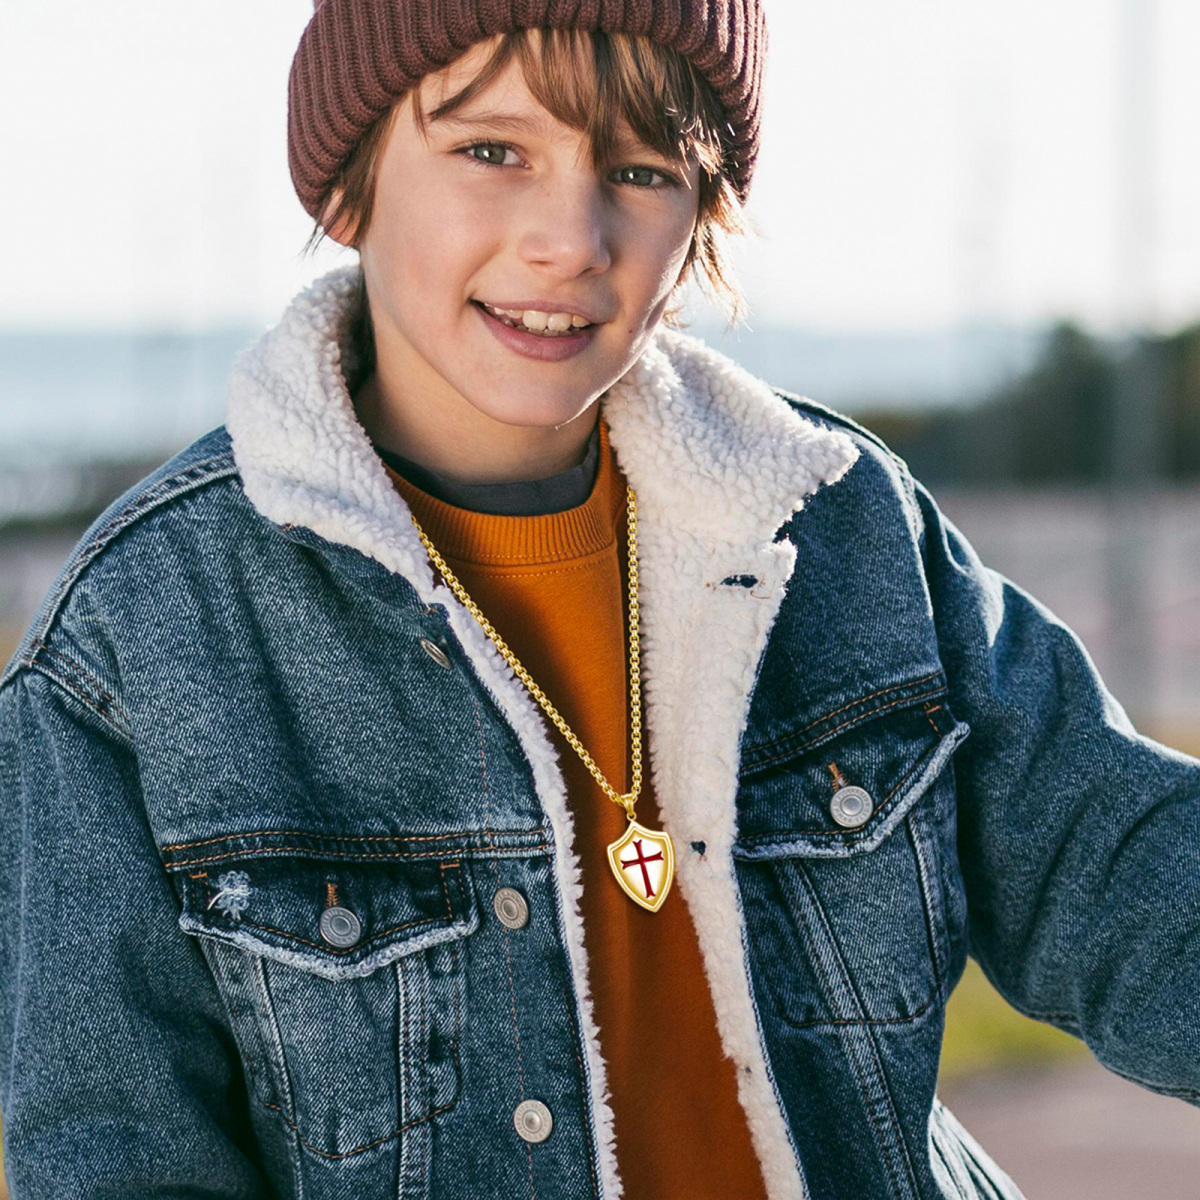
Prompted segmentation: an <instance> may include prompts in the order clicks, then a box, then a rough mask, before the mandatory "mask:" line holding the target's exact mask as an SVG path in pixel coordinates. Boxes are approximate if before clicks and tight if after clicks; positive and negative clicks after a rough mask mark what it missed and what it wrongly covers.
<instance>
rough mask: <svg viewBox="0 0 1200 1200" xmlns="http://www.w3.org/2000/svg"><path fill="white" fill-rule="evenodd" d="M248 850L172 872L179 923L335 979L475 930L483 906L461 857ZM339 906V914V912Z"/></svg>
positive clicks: (312, 844)
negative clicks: (348, 856) (345, 856)
mask: <svg viewBox="0 0 1200 1200" xmlns="http://www.w3.org/2000/svg"><path fill="white" fill-rule="evenodd" d="M316 842H317V839H313V838H309V839H307V843H306V849H308V850H310V851H311V852H310V853H307V854H287V853H284V854H280V853H279V852H278V851H271V852H268V853H259V854H254V853H241V854H231V855H216V856H213V857H214V858H216V859H218V860H219V861H215V862H212V863H206V864H205V865H204V866H203V867H202V866H200V865H198V864H193V865H190V866H184V867H182V868H177V869H176V870H174V871H173V876H174V879H175V881H176V889H177V891H178V893H179V895H180V898H181V900H182V904H183V911H182V913H181V915H180V918H179V925H180V928H181V929H183V930H184V931H185V932H186V933H190V934H195V935H197V936H199V937H205V938H212V939H214V940H216V941H220V942H225V943H227V944H228V945H231V946H237V947H240V948H241V949H243V950H246V951H249V952H250V953H252V954H259V955H262V956H263V957H265V958H272V959H276V960H278V961H279V962H283V963H287V964H288V965H289V966H293V967H297V968H299V969H301V970H304V971H311V972H312V973H313V974H315V975H320V976H323V977H324V978H326V979H347V978H351V977H354V976H358V975H367V974H370V973H371V972H372V971H375V970H377V969H378V968H379V967H382V966H384V965H385V964H386V963H390V962H392V961H393V960H394V959H397V958H400V957H402V956H403V955H406V954H412V953H414V952H416V951H418V950H422V949H424V948H425V947H427V946H432V945H435V944H437V943H439V942H447V941H453V940H455V939H457V938H462V937H465V936H466V935H467V934H470V933H473V932H474V931H475V930H476V929H477V928H478V926H479V909H478V905H477V903H476V899H475V894H474V891H473V889H472V887H471V881H470V875H469V873H468V872H467V871H465V870H464V867H463V863H462V862H461V861H460V860H459V859H458V858H456V857H450V858H439V857H431V856H422V857H407V856H401V855H391V856H387V857H383V856H378V857H373V858H371V857H365V856H364V857H362V858H361V860H360V861H352V862H347V861H342V860H339V859H336V858H334V859H330V858H329V857H320V856H319V855H320V849H319V847H317V846H316ZM334 910H336V911H334Z"/></svg>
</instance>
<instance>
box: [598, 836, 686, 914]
mask: <svg viewBox="0 0 1200 1200" xmlns="http://www.w3.org/2000/svg"><path fill="white" fill-rule="evenodd" d="M608 865H609V866H610V867H612V871H613V874H614V875H615V876H616V877H617V882H618V883H619V884H620V885H621V890H622V891H624V892H625V894H626V895H627V896H628V897H629V898H630V899H631V900H632V901H634V903H635V904H640V905H641V906H642V907H643V908H645V909H649V910H650V912H657V911H658V910H659V909H660V908H661V907H662V902H663V901H664V900H665V899H666V898H667V893H668V892H669V891H670V890H671V880H672V879H674V877H675V846H674V844H673V843H672V841H671V835H670V834H669V833H667V831H666V830H665V829H664V830H654V829H647V828H646V827H645V825H640V824H638V822H637V821H630V822H629V828H628V829H626V830H625V834H624V836H623V837H622V838H620V840H618V841H615V842H610V843H609V845H608Z"/></svg>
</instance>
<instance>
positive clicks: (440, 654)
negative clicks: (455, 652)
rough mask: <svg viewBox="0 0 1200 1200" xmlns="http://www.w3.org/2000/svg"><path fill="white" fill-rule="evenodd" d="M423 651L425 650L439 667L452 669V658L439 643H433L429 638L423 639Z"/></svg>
mask: <svg viewBox="0 0 1200 1200" xmlns="http://www.w3.org/2000/svg"><path fill="white" fill-rule="evenodd" d="M421 649H422V650H424V651H425V653H426V654H428V655H429V657H430V658H432V659H433V661H434V662H435V663H437V665H438V666H439V667H447V668H449V667H450V665H451V663H450V656H449V655H448V654H447V653H446V652H445V650H443V649H442V648H441V646H439V645H438V644H437V642H434V641H431V640H430V639H429V638H427V637H423V638H422V639H421Z"/></svg>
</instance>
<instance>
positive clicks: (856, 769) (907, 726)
mask: <svg viewBox="0 0 1200 1200" xmlns="http://www.w3.org/2000/svg"><path fill="white" fill-rule="evenodd" d="M970 732H971V728H970V726H969V725H968V724H967V723H966V722H965V721H959V720H957V719H956V718H955V717H954V716H953V714H952V713H951V712H950V709H949V706H948V705H947V703H946V700H945V697H944V696H943V697H940V698H935V699H927V700H926V701H925V702H924V703H923V704H916V705H912V706H909V707H899V708H891V709H888V710H886V711H882V712H880V713H879V714H878V715H873V716H871V717H870V718H868V719H866V720H864V721H859V722H855V723H854V724H853V725H852V726H851V727H849V728H848V729H846V730H845V731H844V732H839V733H837V734H836V736H832V737H828V736H826V737H822V738H821V739H820V740H819V743H817V744H814V745H810V746H807V747H804V748H802V749H801V750H798V751H796V750H792V751H790V752H789V753H787V754H786V755H784V756H781V757H780V758H779V759H778V760H772V759H770V758H769V756H768V757H764V758H763V759H762V760H761V761H760V762H757V763H756V764H755V765H754V766H753V768H752V769H751V770H750V771H748V772H747V773H746V776H747V777H746V778H745V779H744V780H743V782H742V785H741V790H740V792H739V796H738V839H737V841H736V842H735V844H734V846H733V851H732V852H733V856H734V858H740V859H745V860H758V859H770V858H782V857H790V856H801V857H810V858H844V857H847V856H848V855H852V854H861V853H865V852H867V851H870V850H873V849H875V848H876V847H877V846H878V845H879V844H880V843H881V842H882V841H883V840H884V839H885V838H886V837H887V836H888V834H890V833H891V832H892V831H893V830H894V829H895V828H896V827H897V826H898V825H899V824H900V822H901V821H902V820H903V818H904V815H905V813H907V812H908V811H909V809H911V808H912V807H913V805H914V804H916V803H917V802H918V801H919V800H920V799H921V797H922V796H924V795H925V793H926V792H927V791H928V789H929V788H930V786H931V785H932V783H933V782H934V780H936V779H937V777H938V776H939V774H940V773H941V771H942V769H943V768H944V767H945V766H946V764H947V762H948V760H949V758H950V756H951V755H952V754H953V753H954V750H955V749H956V748H957V747H958V746H959V744H960V743H961V742H962V741H963V739H964V738H965V737H966V736H967V735H968V734H969V733H970ZM845 787H852V788H854V789H856V791H855V792H853V793H846V794H845V796H843V797H840V798H839V797H838V792H839V790H840V789H841V788H845ZM864 793H865V795H864ZM851 796H853V800H852V802H851V801H850V799H849V798H850V797H851ZM837 812H840V813H841V814H842V816H843V817H844V819H845V822H846V823H843V822H842V821H839V820H838V819H836V817H835V813H837ZM860 818H861V819H860Z"/></svg>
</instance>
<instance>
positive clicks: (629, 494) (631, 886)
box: [412, 484, 675, 912]
mask: <svg viewBox="0 0 1200 1200" xmlns="http://www.w3.org/2000/svg"><path fill="white" fill-rule="evenodd" d="M625 494H626V510H625V511H626V515H627V517H628V526H629V701H630V710H631V715H630V731H631V736H632V739H633V789H632V791H630V792H628V793H627V794H626V795H622V794H621V793H620V792H618V791H617V790H616V789H615V788H614V787H613V786H612V785H611V784H610V783H609V782H608V780H607V779H605V778H604V776H603V775H602V774H601V772H600V768H599V767H597V766H596V764H595V762H594V761H593V760H592V756H591V755H590V754H589V753H588V752H587V751H586V750H585V749H584V748H583V743H582V742H580V740H579V739H578V738H577V737H576V736H575V734H574V733H572V732H571V730H570V728H569V727H568V725H567V723H566V721H564V720H563V719H562V717H561V716H560V715H559V712H558V710H557V709H556V708H555V707H554V705H553V704H551V703H550V701H549V700H548V699H547V698H546V694H545V693H544V692H543V691H542V689H541V688H540V687H538V685H537V684H536V683H534V681H533V680H532V679H531V678H530V675H529V672H528V671H526V670H525V668H524V667H523V666H522V665H521V664H520V662H519V661H518V660H517V656H516V655H515V654H514V653H513V652H512V651H511V650H510V649H509V648H508V646H507V645H506V644H505V641H504V639H503V638H502V637H501V636H500V635H499V634H498V633H497V632H496V630H495V628H494V627H493V625H492V623H491V622H490V621H489V620H488V619H487V617H485V616H484V615H483V613H482V612H480V611H479V606H478V605H477V604H476V603H475V601H474V600H472V599H471V597H470V596H468V595H467V592H466V589H465V588H464V587H463V585H462V584H461V583H459V581H458V579H457V578H456V576H455V575H454V572H453V571H451V570H450V568H449V567H448V566H447V565H446V560H445V559H444V558H442V556H441V555H440V554H439V553H438V552H437V550H436V549H435V548H434V546H433V543H432V542H430V540H429V538H428V537H427V536H426V535H425V531H424V530H423V529H422V528H421V525H420V523H419V522H418V521H417V518H416V516H415V515H414V516H413V519H412V523H413V524H414V525H415V526H416V527H417V533H418V535H419V536H420V538H421V541H422V542H423V543H424V545H425V549H426V550H428V551H429V557H430V558H431V559H432V560H433V563H434V565H435V566H436V567H437V569H438V570H439V571H440V572H441V574H442V578H443V579H445V581H446V582H447V583H448V584H449V585H450V588H451V590H452V591H453V592H454V594H455V595H456V596H457V597H458V598H459V599H460V600H461V601H462V603H463V605H464V607H465V608H466V609H467V611H468V612H469V613H470V614H471V616H473V617H474V618H475V620H476V621H478V622H479V624H480V625H481V626H482V627H483V631H484V633H486V634H487V635H488V637H489V638H491V639H492V641H493V642H494V643H495V644H496V649H497V650H499V651H500V653H501V654H502V655H503V656H504V660H505V662H507V663H508V665H509V666H510V667H512V669H513V670H514V671H515V672H516V673H517V677H518V678H519V679H520V680H521V682H522V683H523V684H524V685H525V686H526V687H527V688H528V689H529V690H530V692H532V693H533V697H534V699H535V700H536V701H537V702H538V703H539V704H540V705H541V706H542V708H543V709H545V711H546V715H547V716H548V717H549V718H550V719H551V720H552V721H553V722H554V724H555V725H557V726H558V728H559V730H560V731H561V732H562V735H563V737H565V738H566V739H567V741H568V742H570V744H571V745H572V746H573V747H574V749H575V750H576V752H577V753H578V754H579V757H580V758H581V759H583V762H584V765H585V766H586V767H587V769H588V770H589V771H590V772H591V773H592V777H593V778H594V779H595V780H596V782H597V783H598V784H599V785H600V786H601V787H602V788H603V789H604V792H605V794H606V795H607V796H608V798H609V799H610V800H612V801H613V802H614V803H616V804H620V805H621V806H622V807H623V808H624V809H625V815H626V817H627V818H628V819H629V826H628V828H627V829H626V830H625V833H624V834H623V835H622V836H621V837H620V838H619V839H618V840H617V841H615V842H610V843H609V845H608V865H609V866H610V867H611V868H612V872H613V875H614V876H616V880H617V883H618V884H620V886H621V889H622V890H623V891H624V892H625V894H626V895H627V896H629V897H630V899H632V900H633V901H635V902H636V903H637V904H640V905H641V906H642V908H645V909H649V911H650V912H657V911H658V909H659V908H661V907H662V902H663V901H664V900H665V899H666V898H667V892H668V891H670V889H671V881H672V880H673V879H674V877H675V845H674V843H673V842H672V841H671V835H670V834H669V833H668V832H667V831H666V830H665V829H663V830H655V829H647V828H646V826H644V825H641V824H639V823H638V821H637V820H636V819H635V817H634V804H635V802H636V801H637V797H638V793H639V792H640V791H641V790H642V688H641V658H640V655H639V651H638V599H637V595H638V591H637V588H638V575H637V497H636V496H635V495H634V492H633V488H631V487H630V486H629V485H628V484H626V486H625ZM645 843H650V846H651V848H652V849H654V850H656V853H652V854H646V853H645V851H644V849H643V845H644V844H645ZM629 846H632V847H633V852H634V857H632V858H627V859H622V858H621V855H622V853H623V852H624V851H625V849H626V848H627V847H629Z"/></svg>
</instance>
